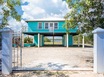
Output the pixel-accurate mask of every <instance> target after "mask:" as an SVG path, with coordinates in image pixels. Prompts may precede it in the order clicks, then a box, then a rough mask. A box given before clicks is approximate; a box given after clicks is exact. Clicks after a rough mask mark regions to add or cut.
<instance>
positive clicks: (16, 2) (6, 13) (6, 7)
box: [0, 0, 21, 28]
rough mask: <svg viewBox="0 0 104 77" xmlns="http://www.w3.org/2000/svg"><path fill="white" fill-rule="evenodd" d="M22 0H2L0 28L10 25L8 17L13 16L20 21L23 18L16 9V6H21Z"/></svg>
mask: <svg viewBox="0 0 104 77" xmlns="http://www.w3.org/2000/svg"><path fill="white" fill-rule="evenodd" d="M20 5H21V2H20V0H0V16H1V17H2V18H1V19H0V21H1V25H0V28H3V27H5V26H6V25H8V17H12V18H14V19H16V20H18V21H20V20H21V16H20V15H19V14H18V12H17V11H16V6H20Z"/></svg>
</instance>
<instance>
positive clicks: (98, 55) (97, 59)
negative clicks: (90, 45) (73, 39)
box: [93, 28, 104, 73]
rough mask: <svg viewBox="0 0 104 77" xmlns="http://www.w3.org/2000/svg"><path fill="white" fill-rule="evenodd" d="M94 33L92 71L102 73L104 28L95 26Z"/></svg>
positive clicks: (103, 64)
mask: <svg viewBox="0 0 104 77" xmlns="http://www.w3.org/2000/svg"><path fill="white" fill-rule="evenodd" d="M93 34H94V52H93V53H94V72H95V73H104V29H102V28H97V29H95V30H94V31H93Z"/></svg>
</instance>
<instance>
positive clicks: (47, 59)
mask: <svg viewBox="0 0 104 77" xmlns="http://www.w3.org/2000/svg"><path fill="white" fill-rule="evenodd" d="M23 67H27V68H36V69H39V68H41V69H47V70H45V71H15V72H13V73H12V74H11V75H5V76H4V75H2V74H1V72H0V77H104V75H103V74H97V73H94V72H93V71H70V70H68V69H69V68H92V67H93V48H84V49H83V48H77V47H76V48H72V47H71V48H65V47H54V48H53V47H41V48H36V47H32V48H23ZM50 69H53V70H50ZM57 69H59V70H60V71H56V70H57ZM65 69H67V70H68V71H67V70H65ZM63 70H64V71H63Z"/></svg>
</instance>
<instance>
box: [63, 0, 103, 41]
mask: <svg viewBox="0 0 104 77" xmlns="http://www.w3.org/2000/svg"><path fill="white" fill-rule="evenodd" d="M66 2H67V4H68V7H69V8H70V9H72V11H71V12H69V13H67V14H66V16H65V17H67V19H69V20H71V21H69V23H70V24H71V26H73V27H76V26H78V27H79V30H78V32H79V34H82V33H87V35H88V36H89V40H91V41H93V38H92V36H93V35H92V30H94V29H96V28H97V27H101V28H104V1H103V0H67V1H66ZM69 26H70V25H69Z"/></svg>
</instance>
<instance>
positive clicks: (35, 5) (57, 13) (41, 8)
mask: <svg viewBox="0 0 104 77" xmlns="http://www.w3.org/2000/svg"><path fill="white" fill-rule="evenodd" d="M22 4H24V5H22V6H21V8H22V11H23V14H22V18H23V19H25V20H33V19H43V18H63V17H64V16H65V14H66V13H68V12H69V11H70V10H69V9H68V6H67V4H66V2H65V1H62V0H22Z"/></svg>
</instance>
